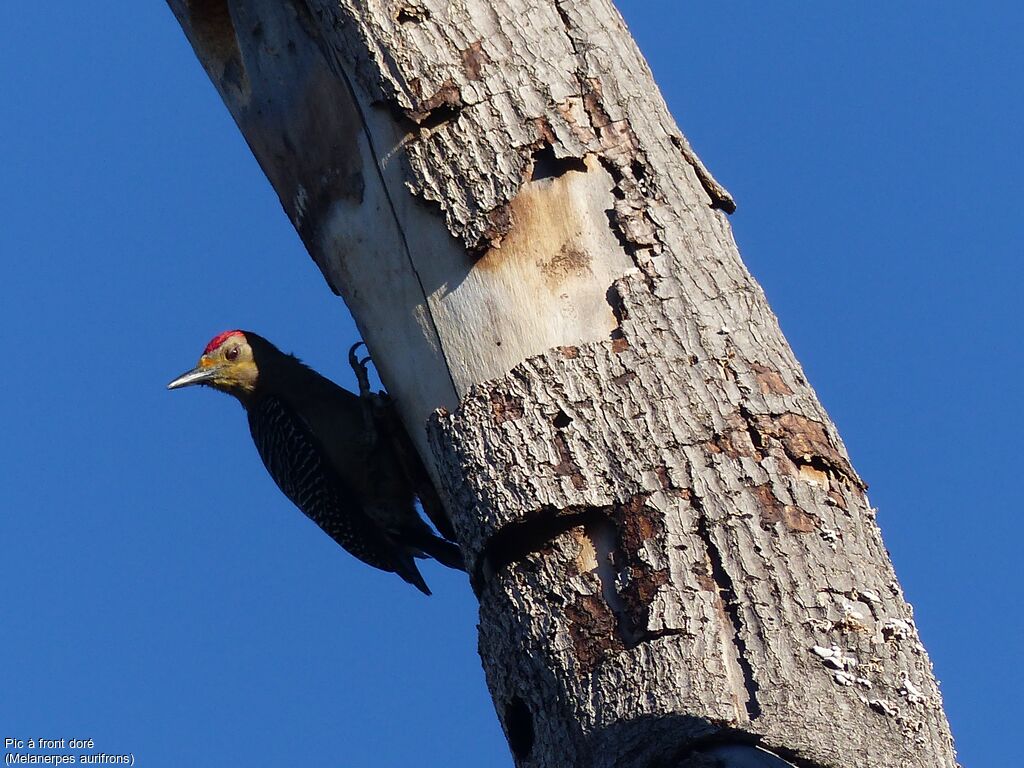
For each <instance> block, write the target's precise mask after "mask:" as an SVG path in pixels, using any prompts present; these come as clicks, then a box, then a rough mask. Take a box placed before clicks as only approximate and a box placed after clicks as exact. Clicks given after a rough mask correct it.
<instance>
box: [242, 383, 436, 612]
mask: <svg viewBox="0 0 1024 768" xmlns="http://www.w3.org/2000/svg"><path fill="white" fill-rule="evenodd" d="M248 413H249V431H250V432H251V433H252V439H253V442H254V443H255V444H256V450H257V451H258V452H259V454H260V458H261V459H263V464H264V466H265V467H266V468H267V471H268V472H269V473H270V476H271V477H272V478H274V482H276V483H277V485H278V487H279V488H280V489H281V490H282V491H283V492H284V495H285V496H287V497H288V498H289V499H291V501H292V503H294V504H295V506H297V507H298V508H299V509H301V510H302V511H303V512H304V513H305V514H306V516H307V517H309V519H310V520H312V521H313V522H314V523H316V524H317V525H318V526H320V528H322V529H323V531H324V532H325V533H327V535H328V536H330V537H331V538H332V539H334V540H335V541H336V542H338V544H340V545H341V546H342V547H344V548H345V549H346V550H347V551H348V552H350V553H351V554H353V555H355V556H356V557H357V558H359V559H360V560H362V561H363V562H364V563H367V564H368V565H372V566H374V567H375V568H380V569H381V570H384V571H394V572H395V573H397V574H398V575H399V576H401V577H402V578H403V579H405V580H406V581H408V582H409V583H410V584H413V585H415V586H416V587H418V588H419V589H420V590H421V591H423V592H425V593H426V594H428V595H429V594H430V590H428V589H427V585H426V584H425V583H424V581H423V577H422V576H421V575H420V573H419V570H418V569H417V568H416V564H415V563H414V562H413V559H412V556H411V555H410V554H409V553H408V552H406V551H405V550H404V549H403V548H401V547H400V546H399V545H396V544H395V543H394V542H393V541H392V540H391V539H390V537H389V536H388V535H387V534H386V533H385V532H384V531H383V530H382V529H381V528H379V527H378V526H377V525H375V524H374V523H373V521H372V520H371V519H370V518H369V517H368V516H367V515H366V512H365V511H364V510H363V508H362V506H361V505H360V504H359V500H358V498H357V496H356V494H355V493H354V492H353V491H352V489H351V488H350V487H349V486H347V485H346V484H345V482H344V481H343V480H342V479H341V478H340V477H339V476H338V473H337V472H336V471H335V470H334V469H333V467H331V465H330V463H329V461H328V460H327V458H326V453H325V452H324V450H323V448H322V447H321V445H320V443H319V441H318V440H317V439H316V437H315V436H314V435H313V434H312V432H311V431H310V429H309V427H308V426H306V423H305V422H304V421H303V420H302V419H301V418H300V417H299V416H298V415H296V414H295V412H294V411H293V410H292V409H291V408H289V407H288V404H287V403H285V402H284V400H282V399H281V398H279V397H275V396H270V397H265V398H262V399H261V400H260V402H259V403H258V404H256V405H254V406H253V407H252V408H250V409H249V412H248Z"/></svg>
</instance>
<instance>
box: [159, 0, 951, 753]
mask: <svg viewBox="0 0 1024 768" xmlns="http://www.w3.org/2000/svg"><path fill="white" fill-rule="evenodd" d="M169 4H170V6H171V7H172V9H173V10H174V12H175V14H176V15H177V17H178V19H179V21H180V22H181V24H182V27H183V29H184V30H185V32H186V34H187V35H188V37H189V39H190V41H191V42H192V45H193V46H194V48H195V50H196V53H197V55H198V57H199V59H200V61H202V62H203V65H204V66H205V68H206V70H207V72H208V73H209V74H210V77H211V79H212V80H213V82H214V84H215V85H216V87H217V88H218V90H219V92H220V94H221V96H222V97H223V98H224V101H225V103H226V104H227V105H228V107H229V109H230V110H231V112H232V114H233V115H234V117H235V120H236V121H237V123H238V125H239V127H240V129H241V130H242V132H243V134H244V135H245V137H246V139H247V140H248V142H249V144H250V146H251V147H252V149H253V152H254V154H255V155H256V157H257V158H258V160H259V161H260V163H261V165H262V166H263V168H264V170H265V171H266V173H267V176H268V178H269V179H270V181H271V183H272V184H273V185H274V187H275V189H276V190H277V192H278V194H279V195H280V197H281V202H282V205H283V206H284V209H285V211H286V212H287V213H288V215H289V216H290V217H291V220H292V221H293V223H294V224H295V226H296V229H297V230H298V231H299V233H300V235H301V236H302V238H303V240H304V242H305V243H306V245H307V247H308V249H309V251H310V253H311V254H312V256H313V258H314V259H315V260H316V262H317V264H319V265H320V268H321V269H322V271H323V272H324V275H325V278H326V279H327V281H328V283H329V284H330V285H331V287H332V288H333V289H334V290H335V291H336V292H337V293H339V294H341V295H342V296H343V297H344V298H345V300H346V302H347V303H348V305H349V307H350V308H351V309H352V312H353V314H354V316H355V318H356V320H357V322H358V324H359V326H360V328H361V330H362V331H363V333H364V336H365V338H366V340H367V342H368V344H369V346H370V348H371V349H372V350H373V352H374V357H375V361H376V362H377V364H378V368H379V370H380V372H381V377H382V379H383V380H384V382H385V384H386V385H387V387H388V389H389V391H390V392H391V393H392V394H393V395H394V397H395V398H396V400H397V402H398V403H399V405H400V407H401V409H402V414H403V418H404V420H405V423H406V424H407V425H408V426H409V428H410V431H411V433H412V435H413V438H414V440H415V441H416V442H417V445H418V447H419V449H420V450H421V452H422V453H423V455H424V458H425V459H426V461H427V462H428V463H429V464H430V466H431V468H432V471H433V472H434V476H435V478H436V479H437V480H438V483H439V486H440V487H441V489H442V491H443V495H444V496H445V497H446V500H447V505H448V507H449V510H450V511H451V513H452V515H453V518H454V523H455V526H456V529H457V533H458V536H459V539H460V542H461V543H462V545H463V547H464V549H465V551H466V555H467V560H468V562H469V564H470V567H471V572H472V580H473V585H474V588H475V589H476V592H477V595H478V596H479V599H480V649H481V656H482V658H483V660H484V666H485V670H486V674H487V680H488V684H489V686H490V688H491V692H492V695H493V697H494V701H495V705H496V709H497V711H498V715H499V717H500V718H501V720H502V723H503V725H504V727H505V731H506V734H507V736H508V738H509V744H510V747H511V749H512V752H513V755H514V757H515V759H516V762H517V764H519V765H521V766H567V765H579V766H612V765H616V766H629V765H637V766H640V765H644V766H648V765H673V764H687V765H694V766H696V765H698V764H710V762H709V761H711V760H712V759H717V760H720V761H724V763H722V764H734V765H739V764H741V762H739V761H741V760H748V759H749V760H752V761H756V760H758V759H761V758H760V757H759V756H763V755H764V753H757V754H754V753H749V754H748V755H747V757H741V756H738V755H739V754H740V753H739V752H737V751H735V750H733V751H730V750H731V748H725V747H722V748H721V749H720V750H719V751H718V753H717V755H714V750H711V749H710V748H709V747H708V744H709V743H712V742H718V741H723V742H730V741H756V742H758V743H760V744H761V745H763V746H764V747H765V748H767V749H770V750H771V751H773V752H774V753H776V754H777V755H781V756H782V757H783V758H786V759H787V760H789V761H791V762H793V763H796V764H799V765H820V766H836V767H837V768H838V766H848V765H871V766H875V767H879V768H885V767H887V766H893V767H894V768H895V767H896V766H901V767H902V766H922V767H923V766H929V768H931V767H932V766H953V765H955V759H954V755H953V749H952V742H951V738H950V733H949V728H948V725H947V723H946V720H945V717H944V714H943V712H942V705H941V699H940V696H939V691H938V688H937V685H936V682H935V680H934V677H933V675H932V672H931V665H930V663H929V661H928V657H927V655H926V653H925V650H924V648H923V646H922V645H921V643H920V640H919V638H918V635H917V631H916V628H915V626H914V622H913V617H912V613H911V609H910V607H909V606H908V605H907V603H906V602H905V600H904V599H903V595H902V593H901V591H900V587H899V584H898V582H897V581H896V578H895V576H894V574H893V571H892V567H891V565H890V563H889V559H888V556H887V554H886V552H885V549H884V546H883V545H882V541H881V538H880V534H879V530H878V527H877V525H876V523H875V520H874V510H873V509H872V508H871V506H870V503H869V501H868V499H867V497H866V496H865V493H864V491H865V486H864V484H863V482H862V481H861V479H860V478H859V477H858V475H857V474H856V472H855V470H854V469H853V467H852V465H851V463H850V460H849V458H848V456H847V454H846V450H845V448H844V446H843V444H842V441H841V440H840V438H839V436H838V434H837V433H836V431H835V428H834V426H833V425H832V423H831V421H830V420H829V418H828V416H827V415H826V414H825V412H824V410H823V409H822V407H821V405H820V404H819V403H818V400H817V398H816V397H815V395H814V392H813V391H812V389H811V388H810V386H809V384H808V383H807V381H806V379H805V378H804V375H803V372H802V370H801V368H800V365H799V363H798V362H797V361H796V360H795V358H794V357H793V354H792V352H791V350H790V348H789V346H788V345H787V343H786V341H785V339H784V338H783V337H782V334H781V332H780V330H779V328H778V323H777V322H776V319H775V317H774V316H773V315H772V313H771V310H770V309H769V308H768V306H767V304H766V302H765V299H764V296H763V294H762V292H761V290H760V288H759V287H758V286H757V284H756V283H755V282H754V281H753V279H752V278H751V276H750V275H749V274H748V272H747V271H746V269H745V268H744V267H743V264H742V262H741V261H740V259H739V255H738V253H737V250H736V246H735V243H734V241H733V238H732V234H731V231H730V228H729V225H728V221H727V219H726V217H725V212H729V211H732V210H733V209H734V207H735V204H734V203H733V201H732V198H731V197H730V196H729V194H728V192H726V191H725V190H724V188H723V187H722V186H721V185H720V184H718V182H716V181H715V180H714V178H713V177H712V176H711V174H710V173H709V172H708V171H707V169H706V168H704V166H703V165H702V164H701V162H700V161H699V159H697V157H696V155H695V154H694V152H693V150H692V149H691V148H690V146H689V144H688V143H687V141H686V139H685V138H684V137H683V136H682V134H681V133H680V132H679V130H678V128H677V127H676V125H675V122H674V121H673V119H672V117H671V115H670V114H669V113H668V110H667V108H666V107H665V104H664V102H663V100H662V98H661V96H660V94H659V92H658V90H657V88H656V86H655V85H654V83H653V81H652V78H651V74H650V71H649V70H648V67H647V65H646V63H645V62H644V60H643V58H642V56H641V55H640V53H639V52H638V51H637V49H636V46H635V45H634V43H633V41H632V39H631V38H630V36H629V34H628V32H627V31H626V29H625V27H624V25H623V23H622V20H621V18H620V16H619V15H618V13H617V12H616V10H615V9H614V7H613V6H612V5H611V3H610V2H608V0H579V1H578V2H568V0H535V1H534V2H530V3H528V2H525V0H486V1H485V0H459V1H458V2H447V1H446V0H400V1H399V2H384V1H383V0H368V1H365V2H357V1H356V0H306V1H305V2H302V1H301V0H219V2H214V1H212V0H205V1H204V0H169ZM729 755H732V757H730V756H729ZM730 761H732V762H730ZM747 764H755V763H747Z"/></svg>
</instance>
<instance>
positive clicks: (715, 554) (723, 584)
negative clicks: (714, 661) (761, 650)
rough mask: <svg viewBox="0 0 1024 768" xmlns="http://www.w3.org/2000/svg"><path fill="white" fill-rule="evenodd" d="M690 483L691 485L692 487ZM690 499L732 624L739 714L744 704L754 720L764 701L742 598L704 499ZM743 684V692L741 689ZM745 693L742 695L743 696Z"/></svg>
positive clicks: (728, 641)
mask: <svg viewBox="0 0 1024 768" xmlns="http://www.w3.org/2000/svg"><path fill="white" fill-rule="evenodd" d="M692 487H693V486H692V484H691V488H692ZM690 503H691V504H692V505H693V508H694V511H695V512H696V513H697V535H698V536H700V539H701V541H702V542H703V543H704V547H705V549H706V550H707V555H708V565H709V567H710V569H711V578H712V579H713V580H714V587H715V591H716V602H717V606H718V609H719V613H720V616H721V619H722V620H723V621H724V624H723V626H722V629H723V630H724V629H726V625H728V626H731V628H732V631H731V632H730V635H731V636H730V637H724V636H723V638H722V641H723V646H724V649H725V653H726V658H725V659H724V661H725V667H726V670H727V673H728V672H730V671H731V672H732V674H733V675H735V674H736V672H738V673H739V675H738V677H739V678H740V680H737V681H736V683H738V684H736V685H733V692H734V694H736V698H737V715H739V714H740V711H739V707H740V705H742V707H743V709H744V710H745V712H746V716H747V718H748V719H749V720H754V719H756V718H757V717H759V716H760V714H761V705H760V703H758V701H757V690H758V685H757V681H756V680H755V679H754V669H753V667H752V666H751V664H750V661H749V659H747V645H746V642H745V641H744V640H743V617H742V616H741V613H740V605H739V601H738V599H737V597H736V590H735V587H734V585H733V581H732V577H731V576H730V575H729V571H728V570H727V569H726V567H725V562H724V560H723V558H722V553H721V551H719V549H718V545H717V544H716V543H715V540H714V537H713V536H712V535H711V527H710V523H711V521H710V520H709V518H708V513H707V510H705V509H704V505H703V503H702V502H701V499H700V497H699V496H698V495H697V493H696V491H695V490H694V491H692V492H691V496H690ZM741 688H742V694H741V690H740V689H741ZM741 697H742V699H741Z"/></svg>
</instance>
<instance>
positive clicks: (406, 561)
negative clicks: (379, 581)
mask: <svg viewBox="0 0 1024 768" xmlns="http://www.w3.org/2000/svg"><path fill="white" fill-rule="evenodd" d="M395 566H396V567H395V569H394V571H395V573H397V574H398V575H399V576H401V577H402V578H403V579H405V580H406V581H407V582H409V583H410V584H412V585H413V586H414V587H416V589H418V590H419V591H420V592H422V593H423V594H424V595H430V587H428V586H427V582H425V581H424V580H423V574H421V573H420V569H419V568H417V567H416V561H415V560H413V559H412V556H411V555H409V554H408V553H406V552H403V553H402V554H401V555H400V556H399V559H398V562H397V563H395Z"/></svg>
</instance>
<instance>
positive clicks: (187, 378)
mask: <svg viewBox="0 0 1024 768" xmlns="http://www.w3.org/2000/svg"><path fill="white" fill-rule="evenodd" d="M218 370H219V368H218V366H216V365H202V364H200V365H197V366H196V367H195V368H193V369H192V370H191V371H188V372H187V373H183V374H181V376H179V377H178V378H176V379H175V380H174V381H172V382H171V383H170V384H168V385H167V388H168V389H181V388H182V387H190V386H192V385H193V384H205V383H207V382H208V381H210V380H211V379H213V378H214V377H215V376H216V375H217V372H218Z"/></svg>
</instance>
